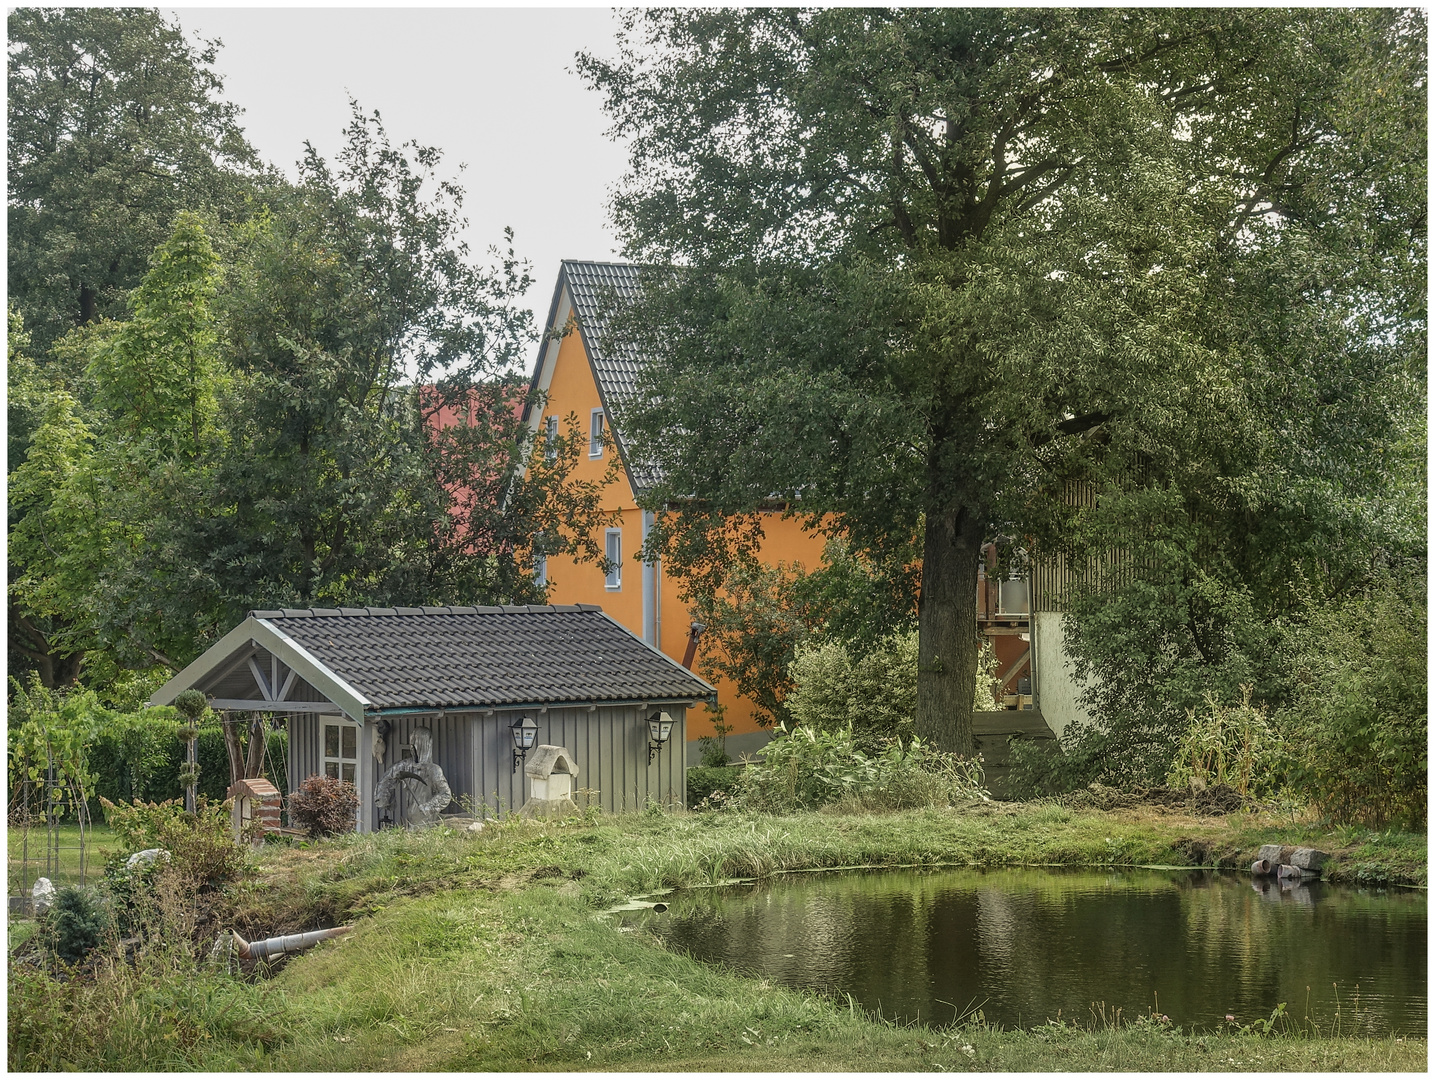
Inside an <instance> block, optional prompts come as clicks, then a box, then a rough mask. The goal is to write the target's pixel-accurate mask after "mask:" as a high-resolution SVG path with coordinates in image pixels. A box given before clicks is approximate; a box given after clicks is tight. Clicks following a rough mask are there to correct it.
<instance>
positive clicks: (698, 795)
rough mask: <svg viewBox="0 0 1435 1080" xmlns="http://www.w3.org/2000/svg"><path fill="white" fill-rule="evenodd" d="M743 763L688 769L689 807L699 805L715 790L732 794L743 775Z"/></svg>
mask: <svg viewBox="0 0 1435 1080" xmlns="http://www.w3.org/2000/svg"><path fill="white" fill-rule="evenodd" d="M742 769H743V767H742V766H741V765H722V766H715V767H711V768H705V767H702V766H698V767H697V768H693V769H689V770H688V807H689V808H690V809H691V808H692V807H695V806H697V805H698V804H699V803H701V802H702V801H703V800H704V799H706V798H707V797H708V796H709V795H711V794H712V793H713V792H715V791H716V792H722V793H723V794H725V795H729V794H731V793H732V792H733V791H734V790H735V789H736V787H737V781H738V778H739V777H740V776H741V775H742Z"/></svg>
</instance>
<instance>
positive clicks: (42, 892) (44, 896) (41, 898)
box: [30, 877, 55, 915]
mask: <svg viewBox="0 0 1435 1080" xmlns="http://www.w3.org/2000/svg"><path fill="white" fill-rule="evenodd" d="M30 902H31V903H32V904H34V905H35V914H36V915H38V914H40V912H42V911H46V910H48V909H49V908H50V906H51V905H52V904H53V903H54V902H55V885H54V883H53V882H52V881H51V880H50V879H49V878H47V877H42V878H41V879H40V880H39V881H37V882H35V887H34V888H33V889H31V890H30Z"/></svg>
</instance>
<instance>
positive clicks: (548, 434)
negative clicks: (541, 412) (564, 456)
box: [543, 416, 558, 461]
mask: <svg viewBox="0 0 1435 1080" xmlns="http://www.w3.org/2000/svg"><path fill="white" fill-rule="evenodd" d="M543 455H544V457H546V458H547V459H548V460H549V461H557V460H558V417H556V416H550V417H549V418H548V426H547V427H546V428H545V429H544V442H543Z"/></svg>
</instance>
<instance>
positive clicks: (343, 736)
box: [324, 719, 359, 784]
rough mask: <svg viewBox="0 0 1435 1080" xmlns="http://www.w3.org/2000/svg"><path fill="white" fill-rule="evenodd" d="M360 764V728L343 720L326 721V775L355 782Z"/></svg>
mask: <svg viewBox="0 0 1435 1080" xmlns="http://www.w3.org/2000/svg"><path fill="white" fill-rule="evenodd" d="M358 764H359V728H358V726H357V725H355V724H351V723H348V722H346V721H343V720H328V719H326V720H325V721H324V775H325V776H332V777H334V778H335V779H336V780H347V781H349V783H351V784H352V783H354V782H355V779H356V777H355V775H354V773H355V771H356V770H357V768H358Z"/></svg>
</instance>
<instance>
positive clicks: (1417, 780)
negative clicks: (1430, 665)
mask: <svg viewBox="0 0 1435 1080" xmlns="http://www.w3.org/2000/svg"><path fill="white" fill-rule="evenodd" d="M1426 623H1427V614H1426V600H1425V582H1424V579H1423V577H1420V578H1417V579H1415V580H1412V581H1407V582H1395V581H1391V580H1386V581H1384V582H1381V583H1380V584H1379V585H1378V587H1377V588H1375V589H1373V590H1372V591H1371V593H1370V595H1368V596H1366V597H1362V598H1359V599H1356V600H1353V601H1349V602H1347V603H1345V604H1343V605H1340V606H1338V607H1333V608H1330V609H1327V610H1326V611H1323V612H1321V613H1320V614H1319V615H1317V616H1316V617H1315V618H1314V619H1312V621H1311V625H1310V628H1309V631H1308V633H1307V634H1306V635H1305V637H1304V639H1303V642H1302V645H1303V648H1302V650H1301V653H1300V655H1299V658H1298V661H1297V667H1296V685H1297V691H1296V697H1295V702H1294V703H1293V704H1292V706H1291V707H1290V708H1288V709H1286V710H1284V711H1283V712H1282V713H1281V714H1279V715H1278V716H1277V721H1278V723H1279V724H1280V725H1281V727H1282V728H1283V730H1284V732H1285V737H1286V742H1287V745H1288V746H1289V747H1290V749H1291V763H1290V779H1291V784H1292V788H1293V791H1294V793H1295V794H1298V795H1301V796H1303V797H1305V798H1307V799H1309V800H1310V801H1311V802H1312V803H1313V804H1314V805H1315V806H1316V807H1317V808H1318V809H1319V810H1320V811H1321V812H1322V813H1325V814H1327V815H1328V816H1330V817H1332V818H1334V819H1336V820H1339V821H1351V822H1362V823H1365V824H1368V825H1372V826H1375V827H1382V826H1384V825H1386V824H1389V823H1397V824H1402V825H1404V826H1406V827H1407V828H1411V829H1420V828H1423V827H1424V825H1425V818H1426V804H1427V799H1428V784H1429V780H1428V775H1427V765H1428V760H1427V745H1428V744H1427V739H1428V732H1429V711H1428V706H1427V703H1426V688H1427V685H1428V676H1427V671H1426V659H1427V657H1426V637H1425V634H1426Z"/></svg>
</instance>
